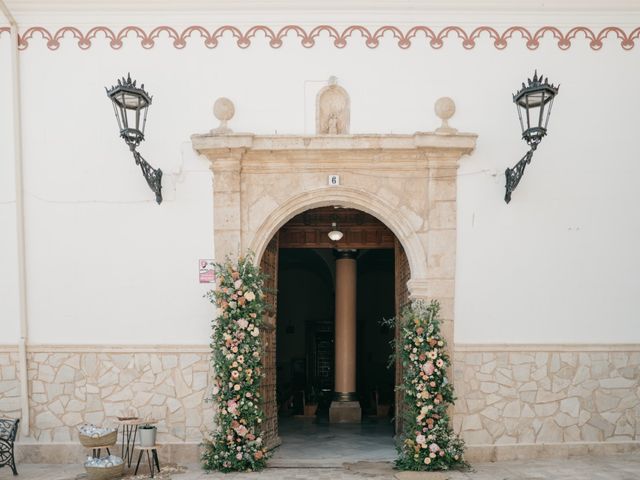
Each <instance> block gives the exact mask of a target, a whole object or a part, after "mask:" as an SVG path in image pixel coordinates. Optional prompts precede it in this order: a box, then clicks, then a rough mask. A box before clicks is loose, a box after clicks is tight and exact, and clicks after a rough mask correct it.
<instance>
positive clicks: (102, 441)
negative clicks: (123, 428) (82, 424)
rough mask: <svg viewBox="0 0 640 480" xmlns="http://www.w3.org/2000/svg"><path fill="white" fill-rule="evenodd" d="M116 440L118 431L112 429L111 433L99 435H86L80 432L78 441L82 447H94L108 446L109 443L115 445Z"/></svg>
mask: <svg viewBox="0 0 640 480" xmlns="http://www.w3.org/2000/svg"><path fill="white" fill-rule="evenodd" d="M117 441H118V431H117V430H114V431H113V432H111V433H107V434H106V435H103V436H101V437H96V438H94V437H88V436H86V435H82V434H80V443H81V444H82V446H83V447H87V448H94V447H110V446H111V445H115V444H116V442H117Z"/></svg>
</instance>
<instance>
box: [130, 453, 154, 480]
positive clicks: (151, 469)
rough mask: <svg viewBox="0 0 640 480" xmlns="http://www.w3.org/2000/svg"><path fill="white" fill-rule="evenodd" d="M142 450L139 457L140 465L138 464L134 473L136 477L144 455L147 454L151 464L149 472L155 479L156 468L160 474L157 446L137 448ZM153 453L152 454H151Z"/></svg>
mask: <svg viewBox="0 0 640 480" xmlns="http://www.w3.org/2000/svg"><path fill="white" fill-rule="evenodd" d="M136 448H137V449H138V450H140V455H138V463H136V471H135V472H133V474H134V475H137V474H138V467H139V466H140V460H142V454H143V453H144V452H147V462H148V463H149V472H150V473H151V478H153V477H154V473H155V472H154V467H155V468H156V470H155V471H157V472H158V473H160V461H159V460H158V450H157V445H154V446H153V447H136ZM149 452H151V454H150V453H149Z"/></svg>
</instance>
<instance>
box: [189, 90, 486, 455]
mask: <svg viewBox="0 0 640 480" xmlns="http://www.w3.org/2000/svg"><path fill="white" fill-rule="evenodd" d="M439 105H440V106H442V105H445V106H447V107H449V108H448V109H445V110H446V111H443V109H442V108H440V109H438V108H436V111H442V112H441V113H442V114H441V115H440V117H441V118H442V119H443V120H444V123H446V120H447V119H448V118H449V117H450V116H451V115H452V113H453V109H454V106H453V102H452V101H450V100H449V99H447V100H446V101H444V102H443V101H442V99H441V100H440V101H439ZM444 123H443V127H441V128H439V129H438V130H437V131H436V132H433V133H420V132H419V133H415V134H412V135H397V134H393V135H344V134H337V135H336V134H327V135H313V136H305V135H253V134H235V133H231V132H230V131H229V130H228V129H226V130H222V131H221V130H213V131H212V132H211V133H209V134H204V135H193V136H192V144H193V148H194V149H195V150H196V151H197V152H198V153H200V154H203V155H205V156H206V157H207V158H208V159H209V161H210V163H211V170H212V172H213V215H214V238H213V242H214V251H215V257H216V259H217V260H218V261H221V260H223V259H224V257H225V256H232V257H234V256H238V255H240V254H244V253H245V252H246V251H247V250H251V251H253V252H254V254H255V255H256V260H257V261H260V260H261V258H262V257H263V253H264V252H265V251H267V252H269V251H273V250H274V246H273V245H272V244H270V241H271V239H272V238H273V237H274V234H275V233H276V232H277V231H278V230H279V228H280V227H281V226H282V225H284V224H285V223H286V222H287V221H288V220H289V219H291V218H292V217H294V216H295V215H296V214H299V213H301V212H303V211H305V210H308V209H311V208H316V207H323V206H329V205H340V206H343V207H351V208H356V209H359V210H362V211H364V212H366V213H369V214H371V215H373V216H374V217H376V218H378V219H379V220H381V221H382V222H383V223H384V224H386V226H387V227H389V229H390V230H391V231H392V232H393V233H394V234H395V235H396V237H397V238H398V240H399V242H400V243H401V245H402V246H403V248H404V251H405V252H406V258H407V260H408V264H409V269H410V276H409V279H408V281H407V282H406V287H407V289H408V292H409V295H410V296H411V298H414V299H437V300H439V301H440V304H441V307H442V309H441V316H442V320H443V323H442V332H443V334H444V336H445V338H446V339H447V340H448V341H449V343H450V345H453V303H454V294H455V291H454V285H455V255H456V208H457V205H456V202H457V188H456V172H457V169H458V162H459V160H460V158H461V157H462V156H463V155H467V154H470V153H471V152H472V151H473V149H474V148H475V143H476V135H474V134H468V133H458V132H457V131H456V130H455V129H453V128H451V127H449V126H448V125H444ZM332 179H333V180H332ZM272 243H273V242H272ZM275 250H276V251H277V245H276V246H275ZM266 335H271V336H273V335H272V334H269V333H266ZM269 338H270V337H269ZM269 341H271V340H269ZM271 393H274V392H271ZM273 396H275V395H273ZM269 408H271V407H269ZM275 421H276V422H277V418H276V420H275ZM276 432H277V427H276ZM269 441H270V442H272V445H276V444H277V442H278V439H277V435H274V436H272V438H270V440H269Z"/></svg>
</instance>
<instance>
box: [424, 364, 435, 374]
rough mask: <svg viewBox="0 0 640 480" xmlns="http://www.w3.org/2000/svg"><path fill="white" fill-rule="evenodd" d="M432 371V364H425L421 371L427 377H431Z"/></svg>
mask: <svg viewBox="0 0 640 480" xmlns="http://www.w3.org/2000/svg"><path fill="white" fill-rule="evenodd" d="M434 369H435V368H434V366H433V362H427V363H425V364H424V365H423V366H422V371H423V372H424V373H425V374H427V375H431V374H432V373H433V371H434Z"/></svg>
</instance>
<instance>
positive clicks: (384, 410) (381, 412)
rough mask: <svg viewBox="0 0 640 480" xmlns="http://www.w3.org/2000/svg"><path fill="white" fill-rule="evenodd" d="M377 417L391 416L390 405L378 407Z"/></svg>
mask: <svg viewBox="0 0 640 480" xmlns="http://www.w3.org/2000/svg"><path fill="white" fill-rule="evenodd" d="M376 415H377V416H378V417H386V416H388V415H389V405H378V406H377V411H376Z"/></svg>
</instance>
